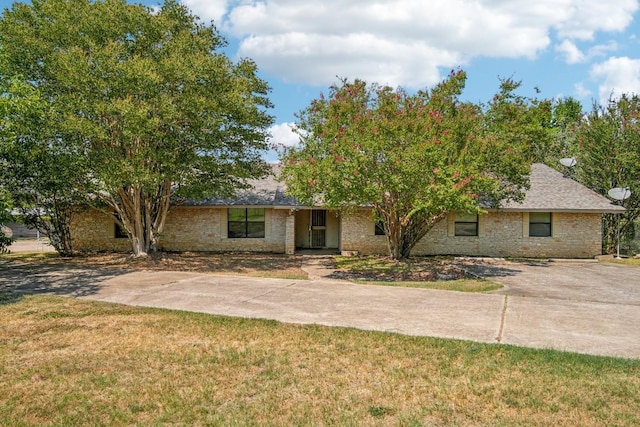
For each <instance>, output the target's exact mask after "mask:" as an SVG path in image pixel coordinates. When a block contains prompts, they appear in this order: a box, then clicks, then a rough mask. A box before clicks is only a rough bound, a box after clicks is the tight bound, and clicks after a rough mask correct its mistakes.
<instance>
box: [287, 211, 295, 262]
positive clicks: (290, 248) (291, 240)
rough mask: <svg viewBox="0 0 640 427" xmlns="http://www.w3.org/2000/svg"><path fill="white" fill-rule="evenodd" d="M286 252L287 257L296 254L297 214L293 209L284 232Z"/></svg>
mask: <svg viewBox="0 0 640 427" xmlns="http://www.w3.org/2000/svg"><path fill="white" fill-rule="evenodd" d="M284 241H285V243H284V252H285V253H286V254H287V255H293V254H295V253H296V212H295V211H294V210H293V209H292V210H290V211H289V215H287V220H286V222H285V230H284Z"/></svg>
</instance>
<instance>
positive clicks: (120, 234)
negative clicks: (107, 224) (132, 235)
mask: <svg viewBox="0 0 640 427" xmlns="http://www.w3.org/2000/svg"><path fill="white" fill-rule="evenodd" d="M113 216H114V217H115V218H116V219H120V215H118V214H117V213H114V214H113ZM113 225H114V237H115V238H116V239H126V238H128V237H129V236H128V235H127V232H126V231H124V228H122V227H121V226H120V224H118V223H117V222H114V223H113Z"/></svg>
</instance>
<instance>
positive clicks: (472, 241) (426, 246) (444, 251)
mask: <svg viewBox="0 0 640 427" xmlns="http://www.w3.org/2000/svg"><path fill="white" fill-rule="evenodd" d="M528 215H529V214H528V213H527V212H489V213H487V214H485V215H480V216H479V221H478V236H473V237H467V236H455V235H454V230H453V223H454V217H453V215H450V216H449V218H447V219H445V220H442V221H440V222H439V223H438V224H436V225H435V226H434V228H433V229H431V231H430V232H429V233H428V234H427V235H426V236H425V237H424V238H423V239H422V240H421V241H420V242H418V244H417V245H416V246H415V248H414V250H413V251H412V254H413V255H468V256H491V257H530V258H542V257H544V258H550V257H553V258H593V257H594V256H596V255H599V254H601V250H602V249H601V241H602V228H601V218H602V215H601V214H599V213H561V212H554V213H553V215H552V236H551V237H529V232H528V224H529V218H528ZM374 227H375V225H374V222H373V220H372V218H371V214H370V213H369V212H359V213H355V214H351V215H348V216H345V217H344V218H343V222H342V241H341V250H342V251H343V252H349V251H355V252H357V253H360V254H387V253H388V251H387V244H386V239H385V236H376V235H375V234H374Z"/></svg>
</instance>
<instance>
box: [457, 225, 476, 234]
mask: <svg viewBox="0 0 640 427" xmlns="http://www.w3.org/2000/svg"><path fill="white" fill-rule="evenodd" d="M455 234H456V236H477V235H478V223H477V222H456V232H455Z"/></svg>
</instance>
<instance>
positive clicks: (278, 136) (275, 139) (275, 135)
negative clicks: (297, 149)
mask: <svg viewBox="0 0 640 427" xmlns="http://www.w3.org/2000/svg"><path fill="white" fill-rule="evenodd" d="M294 126H295V125H294V124H293V123H279V124H275V125H273V126H271V127H270V128H269V133H270V134H271V137H270V138H269V140H268V143H269V145H271V146H274V147H282V146H285V147H291V146H294V145H298V142H299V140H300V137H299V136H298V135H297V134H296V133H294V131H293V127H294Z"/></svg>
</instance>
